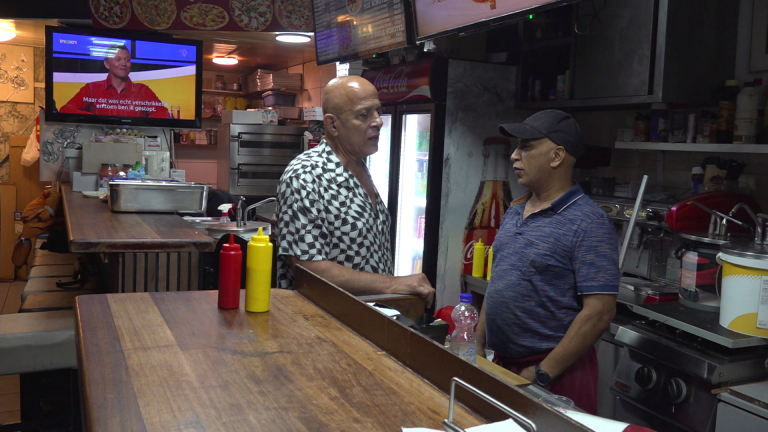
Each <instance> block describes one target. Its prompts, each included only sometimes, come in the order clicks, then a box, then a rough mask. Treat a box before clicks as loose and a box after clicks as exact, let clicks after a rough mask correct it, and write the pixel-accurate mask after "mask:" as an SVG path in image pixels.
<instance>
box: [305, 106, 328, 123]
mask: <svg viewBox="0 0 768 432" xmlns="http://www.w3.org/2000/svg"><path fill="white" fill-rule="evenodd" d="M303 111H304V120H322V119H323V107H306V108H304V109H303Z"/></svg>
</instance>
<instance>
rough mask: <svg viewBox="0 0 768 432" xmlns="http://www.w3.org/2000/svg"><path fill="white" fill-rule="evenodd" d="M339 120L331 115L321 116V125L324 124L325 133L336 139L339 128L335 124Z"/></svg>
mask: <svg viewBox="0 0 768 432" xmlns="http://www.w3.org/2000/svg"><path fill="white" fill-rule="evenodd" d="M338 120H339V119H337V118H336V116H335V115H333V114H326V115H324V116H323V124H325V133H326V134H327V135H330V136H333V137H336V136H338V135H339V128H338V127H337V125H336V122H337V121H338Z"/></svg>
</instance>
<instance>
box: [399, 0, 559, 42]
mask: <svg viewBox="0 0 768 432" xmlns="http://www.w3.org/2000/svg"><path fill="white" fill-rule="evenodd" d="M557 1H562V0H437V1H435V0H413V2H414V4H415V8H416V37H417V40H419V41H421V40H425V39H429V38H432V37H435V36H436V35H440V34H444V33H445V32H448V31H451V30H456V29H459V28H461V27H464V26H467V25H470V24H477V23H482V22H483V21H487V20H490V19H493V18H498V17H502V16H505V15H512V14H515V13H521V12H522V11H525V10H529V9H533V8H537V7H540V6H545V5H549V4H553V3H556V2H557Z"/></svg>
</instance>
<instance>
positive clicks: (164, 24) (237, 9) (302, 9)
mask: <svg viewBox="0 0 768 432" xmlns="http://www.w3.org/2000/svg"><path fill="white" fill-rule="evenodd" d="M88 2H89V4H90V8H91V17H92V19H93V25H94V27H96V28H111V29H125V30H219V31H254V32H256V31H266V32H278V31H298V32H311V31H312V30H313V24H312V0H88Z"/></svg>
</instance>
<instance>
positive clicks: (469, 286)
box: [461, 275, 488, 296]
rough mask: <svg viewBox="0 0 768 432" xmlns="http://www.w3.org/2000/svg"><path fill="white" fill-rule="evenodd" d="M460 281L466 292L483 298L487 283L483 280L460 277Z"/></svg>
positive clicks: (468, 276) (469, 276)
mask: <svg viewBox="0 0 768 432" xmlns="http://www.w3.org/2000/svg"><path fill="white" fill-rule="evenodd" d="M461 281H462V282H463V283H464V287H465V289H466V290H467V292H473V293H478V294H480V295H482V296H485V292H486V291H487V290H488V281H487V280H485V279H480V278H476V277H474V276H471V275H461Z"/></svg>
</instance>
